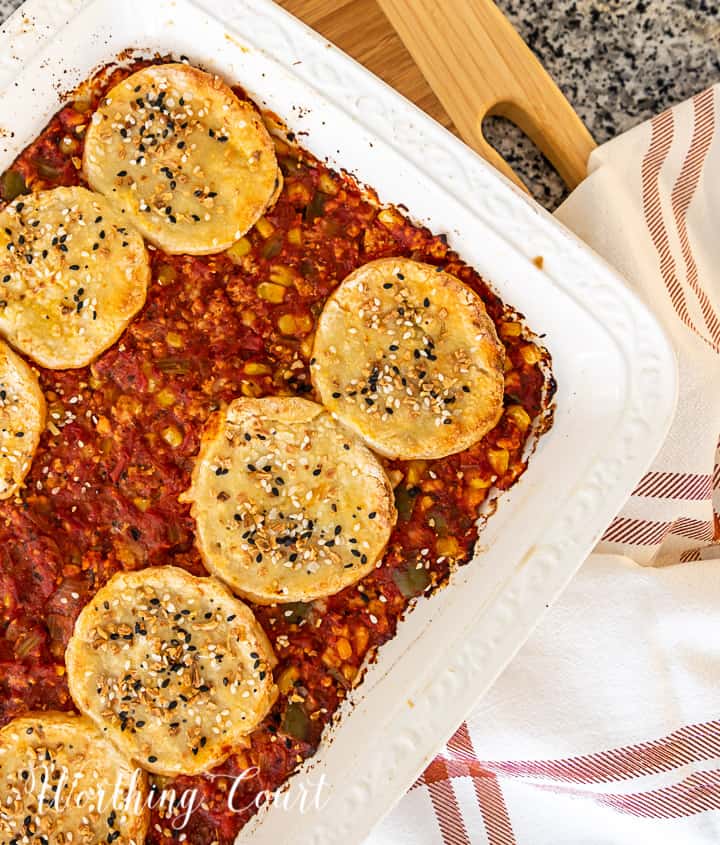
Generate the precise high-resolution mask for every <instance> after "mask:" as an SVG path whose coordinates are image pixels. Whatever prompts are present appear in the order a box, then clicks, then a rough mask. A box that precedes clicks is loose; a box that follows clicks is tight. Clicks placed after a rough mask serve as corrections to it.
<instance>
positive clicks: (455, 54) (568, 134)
mask: <svg viewBox="0 0 720 845" xmlns="http://www.w3.org/2000/svg"><path fill="white" fill-rule="evenodd" d="M276 2H279V4H280V5H281V6H284V7H285V8H286V9H287V10H288V11H289V12H291V13H292V14H294V15H296V16H297V17H299V18H301V19H302V20H304V21H305V23H307V24H308V25H310V26H311V27H312V28H313V29H315V30H317V31H318V32H320V33H321V34H322V35H324V36H325V37H326V38H327V39H328V40H329V41H332V42H333V43H335V44H337V45H338V46H339V47H340V48H341V49H343V50H345V51H346V52H347V53H349V54H350V55H351V56H353V57H354V58H355V59H357V60H358V61H360V62H361V63H362V64H364V65H365V66H366V67H367V68H369V69H370V70H371V71H373V72H374V73H375V74H377V75H378V76H380V77H381V78H382V79H384V80H385V81H386V82H388V83H389V84H390V85H391V86H393V88H395V89H397V90H398V91H400V93H401V94H404V95H405V96H406V97H407V98H408V99H410V100H412V101H413V102H415V103H416V104H417V105H418V106H420V108H422V109H424V110H425V111H426V112H427V113H428V114H430V115H431V116H432V117H434V118H435V119H436V120H438V121H439V122H440V123H442V124H443V125H444V126H446V127H447V128H448V129H450V130H451V131H453V132H455V133H456V134H457V135H459V136H460V137H462V139H463V140H464V141H465V142H466V143H467V144H469V145H470V146H472V147H473V148H474V149H475V150H476V151H477V152H478V153H480V155H482V156H483V157H484V158H485V159H486V160H487V161H489V162H490V163H491V164H492V165H493V166H494V167H496V168H497V169H498V170H500V171H501V172H502V173H503V174H504V175H505V176H507V177H508V178H509V179H512V180H513V181H514V182H515V183H516V184H518V185H519V186H520V187H524V185H523V184H522V182H521V181H520V179H519V178H518V177H517V175H516V174H515V173H514V172H513V171H512V169H511V168H510V167H509V165H508V164H507V163H506V162H505V160H504V159H503V158H502V157H501V156H500V155H499V154H498V153H497V152H496V151H495V150H494V149H493V147H491V146H490V144H489V143H488V142H487V140H486V139H485V137H484V135H483V131H482V121H483V119H484V118H485V117H486V116H488V115H492V114H497V115H502V116H504V117H507V118H509V119H510V120H511V121H512V122H513V123H515V124H517V125H518V126H519V127H520V128H521V129H522V130H523V131H524V132H525V134H526V135H528V136H529V137H530V139H531V140H532V141H533V142H534V143H535V144H536V146H537V147H539V149H540V150H541V151H542V152H543V153H544V154H545V156H546V157H547V158H548V159H549V160H550V162H551V163H552V164H553V165H554V166H555V168H556V169H557V171H558V172H559V173H560V175H561V177H562V178H563V180H564V181H565V183H566V184H567V186H568V187H569V188H570V189H573V188H575V187H576V185H578V184H579V182H581V181H582V179H584V177H585V175H586V172H587V160H588V157H589V155H590V153H591V152H592V150H593V149H594V147H595V142H594V141H593V139H592V137H591V135H590V133H589V132H588V131H587V129H586V128H585V126H584V125H583V123H582V121H581V120H580V119H579V117H578V116H577V115H576V114H575V112H574V111H573V109H572V106H571V105H570V104H569V103H568V101H567V100H566V99H565V97H564V96H563V94H562V92H561V91H560V89H559V88H558V87H557V85H555V83H554V82H553V80H552V79H551V78H550V76H549V75H548V73H547V72H546V71H545V69H544V68H543V67H542V65H541V64H540V62H539V61H538V60H537V58H536V57H535V56H534V54H533V53H532V52H531V51H530V50H529V49H528V47H527V46H526V45H525V43H524V42H523V41H522V39H521V38H520V36H519V35H518V34H517V33H516V32H515V30H514V29H513V27H512V26H511V25H510V23H509V22H508V21H507V19H506V18H505V17H504V16H503V14H502V13H501V12H500V10H499V9H498V8H497V7H496V6H495V4H494V3H493V2H492V0H452V15H451V16H449V15H447V14H446V11H444V9H443V6H442V4H439V3H438V2H437V0H276ZM386 15H387V17H386ZM391 21H392V23H391ZM401 38H402V40H401ZM413 57H414V59H415V60H414V59H413ZM416 62H417V63H416Z"/></svg>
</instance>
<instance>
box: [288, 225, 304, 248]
mask: <svg viewBox="0 0 720 845" xmlns="http://www.w3.org/2000/svg"><path fill="white" fill-rule="evenodd" d="M287 239H288V241H289V242H290V243H291V244H292V245H293V246H302V242H303V234H302V229H301V228H300V227H299V226H293V228H292V229H290V230H288V233H287Z"/></svg>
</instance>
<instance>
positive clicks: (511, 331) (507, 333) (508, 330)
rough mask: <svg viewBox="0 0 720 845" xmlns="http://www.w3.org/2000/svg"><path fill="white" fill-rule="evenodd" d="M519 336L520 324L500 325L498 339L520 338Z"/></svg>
mask: <svg viewBox="0 0 720 845" xmlns="http://www.w3.org/2000/svg"><path fill="white" fill-rule="evenodd" d="M521 334H522V326H521V325H520V323H500V337H520V335H521Z"/></svg>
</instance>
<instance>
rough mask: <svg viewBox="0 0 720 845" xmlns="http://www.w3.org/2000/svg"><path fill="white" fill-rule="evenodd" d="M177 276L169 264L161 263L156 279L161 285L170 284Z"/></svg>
mask: <svg viewBox="0 0 720 845" xmlns="http://www.w3.org/2000/svg"><path fill="white" fill-rule="evenodd" d="M176 278H177V271H176V270H175V268H174V267H173V266H172V265H171V264H163V265H162V267H161V268H160V269H159V270H158V275H157V280H158V284H159V285H161V286H162V287H165V286H166V285H171V284H172V283H173V282H174V281H175V279H176Z"/></svg>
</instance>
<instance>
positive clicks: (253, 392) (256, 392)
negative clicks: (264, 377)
mask: <svg viewBox="0 0 720 845" xmlns="http://www.w3.org/2000/svg"><path fill="white" fill-rule="evenodd" d="M240 392H241V393H242V395H243V396H249V397H251V398H253V399H257V397H258V396H261V395H262V387H260V385H259V384H255V382H254V381H244V382H243V383H242V384H241V385H240Z"/></svg>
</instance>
